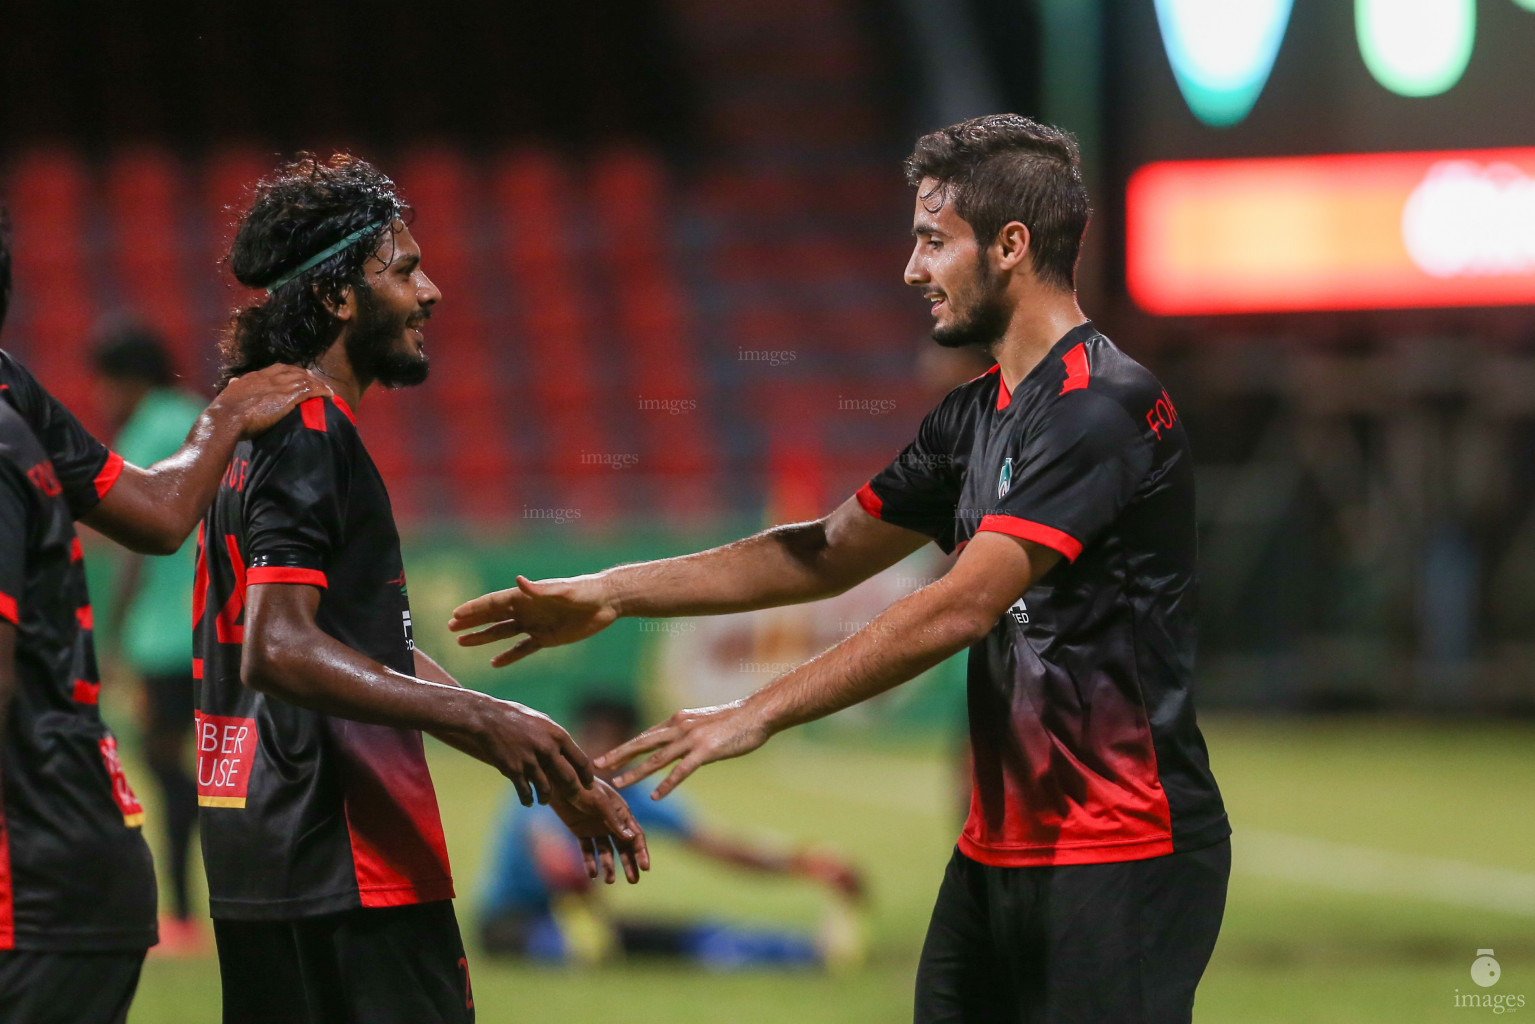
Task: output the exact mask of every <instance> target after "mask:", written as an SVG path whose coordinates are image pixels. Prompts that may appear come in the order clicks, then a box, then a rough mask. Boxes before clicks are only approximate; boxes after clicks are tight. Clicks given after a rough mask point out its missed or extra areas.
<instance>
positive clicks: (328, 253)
mask: <svg viewBox="0 0 1535 1024" xmlns="http://www.w3.org/2000/svg"><path fill="white" fill-rule="evenodd" d="M393 219H394V215H393V214H391V215H390V216H388V217H385V218H384V219H382V220H376V221H374V222H373V223H372V224H369V225H368V226H367V227H365V228H358V229H357V230H356V231H353V232H352V233H351V234H350V235H347V236H346V237H345V238H343V239H342V240H341V241H339V242H337V243H336V244H335V245H333V246H331V247H330V248H329V249H325V250H322V251H321V252H320V253H319V254H318V255H315V256H311V257H310V258H309V259H307V260H305V261H304V262H303V263H300V264H299V265H298V266H296V267H294V268H293V269H292V270H290V271H288V272H287V273H286V274H284V275H283V276H282V277H279V278H278V279H277V280H275V281H273V282H272V283H271V284H269V285H267V286H266V293H267V294H268V295H271V294H272V293H273V292H275V291H277V289H279V288H281V287H282V286H283V285H285V284H287V283H288V282H289V281H291V280H293V279H294V278H295V277H298V276H299V275H300V274H302V273H304V271H306V270H313V269H314V268H315V267H318V266H319V265H320V264H321V263H324V262H325V261H326V260H328V259H330V258H331V257H332V256H334V255H336V253H338V252H340V251H341V250H342V249H345V248H346V247H347V246H349V245H355V244H356V243H357V242H358V241H359V240H361V239H362V237H363V236H364V235H370V234H372V233H373V232H375V231H377V230H378V229H379V228H381V227H383V226H384V225H385V224H388V223H389V222H390V221H391V220H393Z"/></svg>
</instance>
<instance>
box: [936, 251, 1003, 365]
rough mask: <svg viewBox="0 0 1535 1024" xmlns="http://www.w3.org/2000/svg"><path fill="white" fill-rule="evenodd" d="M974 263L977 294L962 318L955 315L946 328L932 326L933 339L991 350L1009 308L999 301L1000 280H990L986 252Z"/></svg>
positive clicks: (952, 346)
mask: <svg viewBox="0 0 1535 1024" xmlns="http://www.w3.org/2000/svg"><path fill="white" fill-rule="evenodd" d="M976 263H977V265H976V273H977V276H978V284H979V286H980V287H979V288H978V289H977V290H978V291H979V293H980V295H979V297H978V298H977V299H976V300H975V302H974V304H972V305H971V307H970V309H969V310H967V311H966V313H965V316H964V317H963V318H960V317H955V319H954V322H953V323H951V324H949V325H948V326H947V327H938V326H934V328H933V340H934V341H936V342H937V343H938V344H940V345H942V346H943V347H944V348H965V347H967V346H970V345H974V346H975V347H976V348H980V349H990V348H991V346H992V345H994V344H996V343H997V342H998V341H1000V340H1001V339H1002V334H1003V332H1004V331H1006V330H1007V321H1008V319H1009V318H1010V316H1011V314H1012V311H1011V310H1009V309H1008V308H1007V304H1006V303H1004V302H1003V301H1002V288H1001V282H996V283H995V284H994V283H993V281H992V276H991V267H990V266H988V265H987V263H986V255H985V253H982V254H981V257H980V259H979V260H977V261H976Z"/></svg>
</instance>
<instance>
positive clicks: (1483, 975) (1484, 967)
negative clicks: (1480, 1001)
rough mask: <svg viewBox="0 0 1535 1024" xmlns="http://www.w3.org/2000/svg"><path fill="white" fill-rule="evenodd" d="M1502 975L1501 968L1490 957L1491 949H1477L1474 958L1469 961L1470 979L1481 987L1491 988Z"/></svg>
mask: <svg viewBox="0 0 1535 1024" xmlns="http://www.w3.org/2000/svg"><path fill="white" fill-rule="evenodd" d="M1502 976H1503V968H1501V967H1499V966H1498V962H1497V961H1496V960H1494V959H1493V958H1492V950H1490V949H1479V950H1477V951H1476V959H1475V960H1473V961H1471V980H1472V981H1474V982H1476V983H1477V984H1478V985H1480V986H1482V987H1483V988H1491V987H1492V986H1493V985H1496V984H1497V983H1498V979H1499V978H1500V977H1502Z"/></svg>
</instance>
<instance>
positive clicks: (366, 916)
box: [213, 900, 474, 1024]
mask: <svg viewBox="0 0 1535 1024" xmlns="http://www.w3.org/2000/svg"><path fill="white" fill-rule="evenodd" d="M213 934H214V937H215V938H216V939H217V941H218V948H219V975H220V977H221V978H222V980H223V983H224V1024H472V1022H473V1020H474V996H473V995H472V994H471V992H470V989H469V962H468V960H466V959H465V957H464V943H463V940H462V939H461V938H460V937H459V933H458V919H457V918H456V917H455V916H454V914H453V903H452V901H450V900H441V901H438V902H435V903H418V904H414V905H412V906H406V907H384V908H379V909H364V910H348V911H345V912H344V913H340V914H328V915H326V916H324V917H311V918H304V919H302V920H297V921H227V920H226V921H220V920H215V921H214V922H213Z"/></svg>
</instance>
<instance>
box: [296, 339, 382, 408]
mask: <svg viewBox="0 0 1535 1024" xmlns="http://www.w3.org/2000/svg"><path fill="white" fill-rule="evenodd" d="M309 369H310V370H311V371H312V372H313V373H314V375H315V376H316V377H319V378H320V379H321V380H322V381H324V382H325V383H326V384H328V385H330V389H331V390H332V391H334V392H335V393H336V395H337V396H338V397H339V398H340V399H341V400H342V401H343V402H345V403H346V404H347V407H348V408H350V409H354V410H355V409H356V408H357V407H358V406H359V405H361V404H362V394H363V392H364V391H367V390H368V385H369V384H371V383H373V382H372V381H360V380H358V379H357V374H356V373H355V372H354V371H353V370H352V362H351V360H349V359H348V358H347V357H346V344H345V341H344V339H338V340H337V341H336V343H335V344H334V345H332V346H331V347H330V348H328V349H326V350H325V354H324V355H322V356H321V357H320V358H319V360H317V361H316V362H315V364H314V365H313V366H311V367H309Z"/></svg>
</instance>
